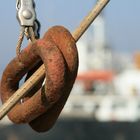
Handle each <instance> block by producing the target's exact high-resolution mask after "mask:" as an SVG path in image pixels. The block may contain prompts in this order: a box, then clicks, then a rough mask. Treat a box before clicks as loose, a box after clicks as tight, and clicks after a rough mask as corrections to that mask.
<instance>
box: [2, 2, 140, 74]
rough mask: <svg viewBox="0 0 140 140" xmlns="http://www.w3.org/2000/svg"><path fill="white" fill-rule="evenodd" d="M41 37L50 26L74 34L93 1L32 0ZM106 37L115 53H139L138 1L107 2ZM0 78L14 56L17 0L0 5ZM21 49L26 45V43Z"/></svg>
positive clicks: (105, 14) (139, 6)
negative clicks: (63, 27)
mask: <svg viewBox="0 0 140 140" xmlns="http://www.w3.org/2000/svg"><path fill="white" fill-rule="evenodd" d="M35 3H36V13H37V18H38V19H39V21H40V23H41V36H43V34H44V32H45V31H47V29H48V28H49V27H51V26H53V25H63V26H65V27H66V28H68V29H69V30H70V31H71V32H73V31H74V30H75V29H76V27H77V26H78V25H79V23H80V22H81V21H82V19H83V18H84V17H85V16H86V15H87V13H88V12H89V11H90V10H91V9H92V7H93V6H94V4H95V0H69V1H68V0H67V1H66V0H35ZM103 13H104V18H105V24H106V38H107V42H108V44H109V45H110V47H111V48H112V49H113V50H114V51H116V52H130V53H133V52H135V51H137V50H140V39H139V38H140V15H139V13H140V0H110V3H109V4H108V5H107V7H106V8H105V9H104V10H103ZM0 21H1V22H0V31H1V34H0V41H1V45H0V75H1V72H2V71H3V70H4V68H5V66H6V65H7V63H8V62H9V61H10V60H11V59H12V58H13V57H14V56H15V55H16V54H15V50H16V45H17V40H18V36H19V30H20V26H19V23H18V21H17V19H16V0H14V1H13V0H3V1H1V4H0ZM25 40H26V38H25V39H24V43H23V45H22V48H24V47H26V46H27V41H25Z"/></svg>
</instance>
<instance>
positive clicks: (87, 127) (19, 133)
mask: <svg viewBox="0 0 140 140" xmlns="http://www.w3.org/2000/svg"><path fill="white" fill-rule="evenodd" d="M0 140H140V122H135V123H129V122H122V123H121V122H120V123H118V122H106V123H99V122H96V121H93V120H78V119H77V120H59V121H57V123H56V125H55V126H54V127H53V129H51V130H50V131H49V132H46V133H37V132H34V131H33V130H32V129H31V128H30V127H29V126H28V125H11V126H8V127H3V128H0Z"/></svg>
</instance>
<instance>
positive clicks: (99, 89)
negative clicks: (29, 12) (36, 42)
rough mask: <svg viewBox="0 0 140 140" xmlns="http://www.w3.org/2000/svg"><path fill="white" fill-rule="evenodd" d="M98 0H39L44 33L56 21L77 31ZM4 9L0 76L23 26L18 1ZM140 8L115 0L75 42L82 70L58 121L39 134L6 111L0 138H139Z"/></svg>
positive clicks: (3, 5) (1, 14)
mask: <svg viewBox="0 0 140 140" xmlns="http://www.w3.org/2000/svg"><path fill="white" fill-rule="evenodd" d="M96 1H97V0H87V1H85V0H76V1H74V0H71V1H65V0H55V1H53V0H42V1H37V0H35V3H36V12H37V18H38V19H39V21H40V23H41V36H43V34H44V33H45V31H47V29H48V28H49V27H51V26H53V25H63V26H65V27H66V28H68V29H69V30H70V31H71V32H73V31H74V30H75V29H76V27H77V26H78V25H79V24H80V22H81V21H82V19H83V18H84V17H85V16H86V15H87V13H88V12H89V11H90V10H91V9H92V7H93V6H94V5H95V3H96ZM0 11H1V12H0V19H1V23H0V31H1V34H0V38H1V47H0V76H1V75H2V72H3V70H4V69H5V67H6V65H7V63H8V62H9V61H10V60H11V59H12V58H13V57H15V55H16V51H15V50H16V45H17V40H18V36H19V30H20V26H19V23H18V21H17V19H16V1H1V4H0ZM139 13H140V1H138V0H135V2H134V1H132V0H123V1H121V0H118V1H113V0H111V1H110V3H109V4H108V5H107V7H106V8H105V9H104V10H103V12H102V13H101V14H100V15H99V16H98V18H97V19H96V20H95V22H94V23H93V24H92V25H91V26H90V27H89V29H88V30H87V31H86V33H85V34H84V35H83V36H82V38H81V39H80V40H79V41H78V43H77V47H78V51H79V71H78V76H77V79H76V82H75V85H74V87H73V89H72V92H71V95H70V97H69V99H68V101H67V103H66V105H65V107H64V109H63V111H62V113H61V115H60V117H59V119H58V121H57V123H56V124H55V126H54V127H53V128H52V129H51V130H50V131H49V132H47V133H43V134H39V133H36V132H34V131H33V130H31V128H29V126H27V125H14V124H12V123H11V122H10V121H9V120H8V119H7V118H6V117H5V118H4V119H3V120H2V121H1V122H0V131H1V133H0V140H31V139H34V140H45V139H48V140H58V139H61V140H93V139H95V140H139V139H140V133H139V132H140V39H139V37H140V16H139ZM26 46H27V41H26V39H24V42H23V45H22V48H24V47H26Z"/></svg>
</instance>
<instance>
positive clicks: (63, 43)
mask: <svg viewBox="0 0 140 140" xmlns="http://www.w3.org/2000/svg"><path fill="white" fill-rule="evenodd" d="M42 61H43V63H44V65H45V69H46V84H45V87H41V85H40V84H39V85H38V87H37V86H36V87H35V88H36V89H35V90H34V89H33V90H31V92H30V93H29V94H28V95H27V96H26V97H25V98H24V99H23V102H22V103H21V102H20V103H18V104H17V105H16V106H15V107H14V108H13V109H12V110H11V111H10V112H9V113H8V117H9V118H10V119H11V120H12V121H13V122H15V123H29V125H30V126H31V127H32V128H33V129H34V130H36V131H39V132H44V131H47V130H49V129H50V128H51V127H52V126H53V124H54V123H55V121H56V120H57V118H58V116H59V114H60V112H61V110H62V108H63V106H64V104H65V102H66V100H67V98H68V96H69V93H70V91H71V89H72V86H73V83H74V81H75V78H76V75H77V69H78V53H77V49H76V44H75V40H74V39H73V37H72V36H71V34H70V33H69V31H68V30H67V29H65V28H64V27H61V26H55V27H53V28H51V29H49V30H48V32H47V33H46V34H45V35H44V37H43V39H40V40H38V41H36V43H34V44H30V45H29V46H28V47H27V48H25V49H24V50H23V51H22V52H21V54H20V55H19V56H18V58H17V57H16V58H14V59H13V60H12V61H11V62H10V63H9V64H8V66H7V67H6V69H5V70H4V73H3V76H2V80H1V98H2V101H3V103H4V102H5V101H6V100H7V99H8V98H9V97H10V96H11V95H12V94H13V93H14V92H15V91H16V90H17V89H18V85H19V81H20V79H21V78H22V77H23V76H24V75H25V74H26V73H27V72H29V71H32V69H36V68H37V67H38V65H40V64H41V63H42ZM41 82H42V81H41ZM41 82H40V83H41ZM37 90H38V91H37ZM33 91H37V92H36V93H34V92H33ZM44 91H45V92H44ZM42 93H43V94H42Z"/></svg>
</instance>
